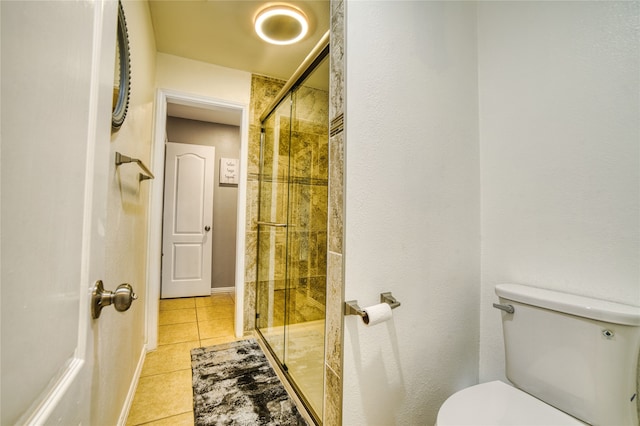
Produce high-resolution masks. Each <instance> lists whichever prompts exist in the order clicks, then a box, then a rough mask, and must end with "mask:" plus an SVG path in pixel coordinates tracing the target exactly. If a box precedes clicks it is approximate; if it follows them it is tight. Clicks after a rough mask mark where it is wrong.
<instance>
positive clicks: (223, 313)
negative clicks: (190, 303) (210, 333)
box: [196, 305, 235, 322]
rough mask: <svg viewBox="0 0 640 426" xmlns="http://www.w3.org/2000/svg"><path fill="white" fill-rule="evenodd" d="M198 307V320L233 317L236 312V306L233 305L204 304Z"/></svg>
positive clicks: (216, 319)
mask: <svg viewBox="0 0 640 426" xmlns="http://www.w3.org/2000/svg"><path fill="white" fill-rule="evenodd" d="M196 309H197V312H198V322H200V321H218V320H220V319H223V318H233V316H234V314H235V312H234V311H235V307H234V306H233V305H222V306H216V305H214V306H202V307H198V308H196Z"/></svg>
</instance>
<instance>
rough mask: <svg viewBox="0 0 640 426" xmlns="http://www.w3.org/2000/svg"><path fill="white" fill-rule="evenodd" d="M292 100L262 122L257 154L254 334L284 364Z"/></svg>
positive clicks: (281, 105) (288, 100)
mask: <svg viewBox="0 0 640 426" xmlns="http://www.w3.org/2000/svg"><path fill="white" fill-rule="evenodd" d="M290 121H291V98H290V96H289V97H288V98H286V99H285V100H283V101H282V103H281V104H280V106H279V107H278V108H277V109H276V110H275V111H274V112H273V113H272V114H271V115H270V116H269V117H268V118H267V119H266V120H265V121H264V123H263V133H262V141H261V145H262V146H261V149H260V179H259V185H260V191H259V200H258V256H257V264H258V270H257V283H256V286H257V287H256V291H257V295H256V302H257V306H256V311H257V318H256V328H258V330H260V333H261V334H262V336H263V337H264V339H265V340H266V342H267V343H268V345H269V346H270V348H271V351H272V352H273V353H274V355H275V356H276V357H277V358H278V360H279V361H280V362H281V363H284V351H285V346H284V343H285V332H286V328H285V325H286V323H287V318H286V314H287V310H286V309H285V306H286V304H287V296H288V294H287V292H288V290H287V263H288V262H287V237H288V231H289V229H288V224H287V221H288V215H289V211H288V209H289V145H290V140H291V125H290Z"/></svg>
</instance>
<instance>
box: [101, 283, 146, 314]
mask: <svg viewBox="0 0 640 426" xmlns="http://www.w3.org/2000/svg"><path fill="white" fill-rule="evenodd" d="M137 298H138V296H136V294H135V293H134V292H133V288H132V287H131V285H130V284H127V283H124V284H120V285H119V286H118V288H116V291H108V290H105V289H104V284H102V281H101V280H98V281H96V286H95V287H94V288H93V293H92V294H91V316H93V319H96V318H99V317H100V312H101V311H102V308H104V307H105V306H109V305H113V307H114V308H116V311H118V312H124V311H126V310H127V309H129V308H130V307H131V303H133V301H134V300H136V299H137Z"/></svg>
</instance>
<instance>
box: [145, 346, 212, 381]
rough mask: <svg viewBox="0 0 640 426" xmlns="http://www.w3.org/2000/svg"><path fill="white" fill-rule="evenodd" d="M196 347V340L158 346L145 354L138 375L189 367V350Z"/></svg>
mask: <svg viewBox="0 0 640 426" xmlns="http://www.w3.org/2000/svg"><path fill="white" fill-rule="evenodd" d="M198 347H200V343H199V342H198V340H196V341H193V342H183V343H175V344H172V345H161V346H158V349H156V350H155V351H153V352H149V353H148V354H147V356H146V358H145V360H144V366H143V367H142V373H141V374H140V377H145V376H153V375H155V374H162V373H169V372H171V371H176V370H187V369H190V368H191V356H190V354H189V352H190V351H191V349H193V348H198Z"/></svg>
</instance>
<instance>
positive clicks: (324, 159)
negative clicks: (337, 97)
mask: <svg viewBox="0 0 640 426" xmlns="http://www.w3.org/2000/svg"><path fill="white" fill-rule="evenodd" d="M316 66H317V67H318V68H316V70H315V71H313V72H312V73H311V74H309V75H308V79H307V80H305V81H304V82H301V83H300V84H299V85H297V86H296V87H295V88H294V89H293V90H292V91H291V92H290V93H289V94H288V95H287V96H286V97H285V98H284V99H283V100H282V102H280V104H279V106H278V107H277V108H276V109H275V110H274V111H273V112H272V113H271V114H269V115H268V116H267V118H266V119H265V120H264V121H263V123H262V139H261V151H260V175H259V184H260V191H259V198H258V199H259V204H258V258H257V263H258V270H257V277H256V280H257V284H256V285H257V287H256V288H257V294H256V311H257V312H256V313H257V317H256V328H257V330H258V331H259V333H260V334H261V335H262V337H263V338H264V341H265V342H266V344H267V345H268V346H269V349H270V350H271V352H272V353H273V355H274V356H275V358H276V359H277V361H278V363H279V364H280V365H281V366H282V369H283V370H284V371H285V375H286V377H287V379H288V381H289V382H290V383H291V384H292V385H293V387H294V388H295V389H296V392H297V393H298V395H299V396H300V397H301V399H302V400H303V401H304V402H305V405H306V406H307V407H308V408H310V411H311V412H312V414H313V415H314V416H315V418H316V420H318V422H321V416H322V404H323V388H324V320H325V310H326V309H325V304H326V301H325V299H326V268H327V200H328V194H327V193H328V186H327V182H328V157H329V154H328V142H329V129H328V124H329V123H328V104H329V99H328V98H329V96H328V89H327V86H328V78H329V71H328V61H327V60H326V58H325V60H324V61H321V62H319V63H318V64H317V65H316ZM316 72H317V73H318V74H316V78H315V79H314V78H313V77H314V74H315V73H316Z"/></svg>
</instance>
